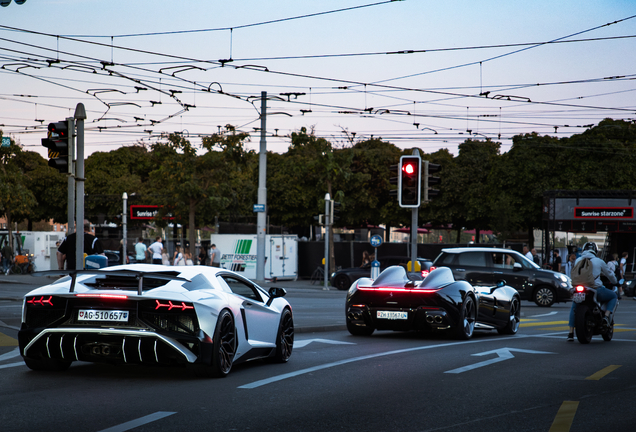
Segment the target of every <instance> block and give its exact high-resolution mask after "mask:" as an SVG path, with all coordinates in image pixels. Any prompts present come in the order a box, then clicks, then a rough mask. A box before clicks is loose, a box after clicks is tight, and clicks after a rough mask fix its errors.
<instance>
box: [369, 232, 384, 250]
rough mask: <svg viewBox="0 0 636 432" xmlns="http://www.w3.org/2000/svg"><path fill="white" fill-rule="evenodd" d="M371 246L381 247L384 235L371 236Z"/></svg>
mask: <svg viewBox="0 0 636 432" xmlns="http://www.w3.org/2000/svg"><path fill="white" fill-rule="evenodd" d="M370 243H371V246H373V247H375V248H377V247H380V245H381V244H382V237H381V236H379V235H377V234H376V235H373V236H371V240H370Z"/></svg>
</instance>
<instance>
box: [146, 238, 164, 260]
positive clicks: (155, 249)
mask: <svg viewBox="0 0 636 432" xmlns="http://www.w3.org/2000/svg"><path fill="white" fill-rule="evenodd" d="M161 241H162V240H161V237H159V236H157V238H156V239H155V242H154V243H153V244H151V245H150V246H149V247H148V250H150V252H151V253H152V263H153V264H161V253H162V252H163V244H161Z"/></svg>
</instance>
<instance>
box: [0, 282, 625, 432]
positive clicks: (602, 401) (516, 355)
mask: <svg viewBox="0 0 636 432" xmlns="http://www.w3.org/2000/svg"><path fill="white" fill-rule="evenodd" d="M18 285H20V284H7V283H3V282H0V299H4V300H0V321H2V323H0V325H2V326H3V327H2V328H0V332H1V333H3V334H4V335H6V336H0V338H1V339H0V425H1V429H2V431H23V430H44V429H46V430H51V431H55V430H67V431H111V432H114V431H126V430H135V431H151V430H152V431H157V430H161V431H183V430H194V429H201V430H219V431H227V430H239V431H248V430H251V431H253V430H256V431H269V430H272V431H274V430H275V431H280V430H291V431H321V432H324V431H332V430H343V431H354V430H355V431H364V430H374V431H385V430H386V431H388V430H392V431H395V430H398V431H402V430H409V431H551V432H559V431H568V430H569V431H573V432H574V431H604V430H612V431H617V432H622V431H633V430H634V424H635V422H636V413H635V411H634V409H633V406H634V397H635V396H636V374H634V373H633V366H632V364H633V362H634V361H635V360H636V301H633V300H632V299H631V298H626V299H625V300H623V301H622V302H621V304H620V305H619V308H618V311H617V316H616V322H617V326H616V330H615V334H614V340H612V341H611V342H604V341H603V340H602V339H601V338H600V336H596V337H595V338H594V340H593V341H592V343H591V344H589V345H581V344H579V343H578V342H566V340H565V336H566V333H567V315H568V312H569V307H570V306H569V304H557V305H554V306H553V307H551V308H539V307H537V306H535V305H534V304H532V303H529V302H525V301H524V302H522V318H523V321H522V326H521V329H520V331H519V333H518V334H517V335H515V336H506V337H503V336H499V335H497V334H496V333H493V332H477V334H476V335H475V337H474V338H473V339H471V340H470V341H465V342H464V341H461V342H460V341H457V340H455V339H453V338H452V337H449V336H447V335H443V334H440V335H431V336H421V335H418V334H415V333H401V332H376V333H374V334H373V335H372V336H370V337H354V336H351V335H349V333H348V332H346V330H343V324H344V296H345V293H344V292H342V291H331V290H330V291H323V290H322V287H320V286H311V285H310V284H308V283H304V282H298V283H292V282H285V283H283V282H281V283H279V284H278V285H281V286H282V285H287V286H286V288H287V290H288V297H287V298H288V299H289V301H290V302H291V304H292V307H293V308H294V318H295V322H296V327H297V330H298V332H297V335H296V341H295V344H294V352H293V355H292V357H291V359H290V361H289V362H288V363H286V364H268V363H264V362H260V361H257V362H251V363H248V364H244V365H239V366H236V367H235V368H234V369H233V370H232V372H231V373H230V375H229V376H228V377H227V378H224V379H212V380H210V379H200V378H195V377H194V376H193V374H191V373H190V371H189V370H187V369H169V368H159V367H157V368H143V367H139V366H122V367H114V366H109V365H98V364H90V363H78V364H74V365H72V366H71V368H70V369H69V370H68V371H66V372H64V373H37V372H32V371H30V370H29V369H28V368H26V367H25V366H24V365H22V364H21V361H20V357H19V356H17V355H16V354H17V352H16V351H15V350H16V348H15V345H11V339H12V338H13V337H14V336H13V335H14V334H15V333H14V332H15V330H13V328H16V326H17V324H16V322H17V323H19V314H20V302H18V301H15V300H11V297H10V296H11V295H14V294H19V292H20V291H25V290H28V289H29V287H27V286H21V287H20V286H18ZM292 285H295V286H292ZM16 320H17V321H16ZM318 330H321V331H318Z"/></svg>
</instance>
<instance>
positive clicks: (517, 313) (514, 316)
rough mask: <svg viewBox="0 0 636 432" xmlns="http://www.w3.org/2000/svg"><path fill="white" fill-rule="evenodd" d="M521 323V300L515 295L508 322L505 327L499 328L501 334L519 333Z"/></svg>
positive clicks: (511, 302) (511, 303)
mask: <svg viewBox="0 0 636 432" xmlns="http://www.w3.org/2000/svg"><path fill="white" fill-rule="evenodd" d="M520 323H521V302H520V301H519V299H518V298H517V297H513V298H512V300H511V301H510V315H509V316H508V323H507V324H506V326H505V327H502V328H500V329H497V331H498V332H499V334H508V335H513V334H517V331H518V330H519V324H520Z"/></svg>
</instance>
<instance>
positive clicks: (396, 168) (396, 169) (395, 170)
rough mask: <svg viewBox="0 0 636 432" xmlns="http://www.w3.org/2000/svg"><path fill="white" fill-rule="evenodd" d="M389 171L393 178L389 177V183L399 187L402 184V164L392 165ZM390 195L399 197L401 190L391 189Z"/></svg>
mask: <svg viewBox="0 0 636 432" xmlns="http://www.w3.org/2000/svg"><path fill="white" fill-rule="evenodd" d="M389 170H390V171H391V176H392V177H389V183H390V184H392V185H396V186H397V185H398V184H399V183H400V164H395V165H391V166H390V167H389ZM389 195H390V196H396V197H399V196H400V194H399V189H391V190H390V191H389Z"/></svg>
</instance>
